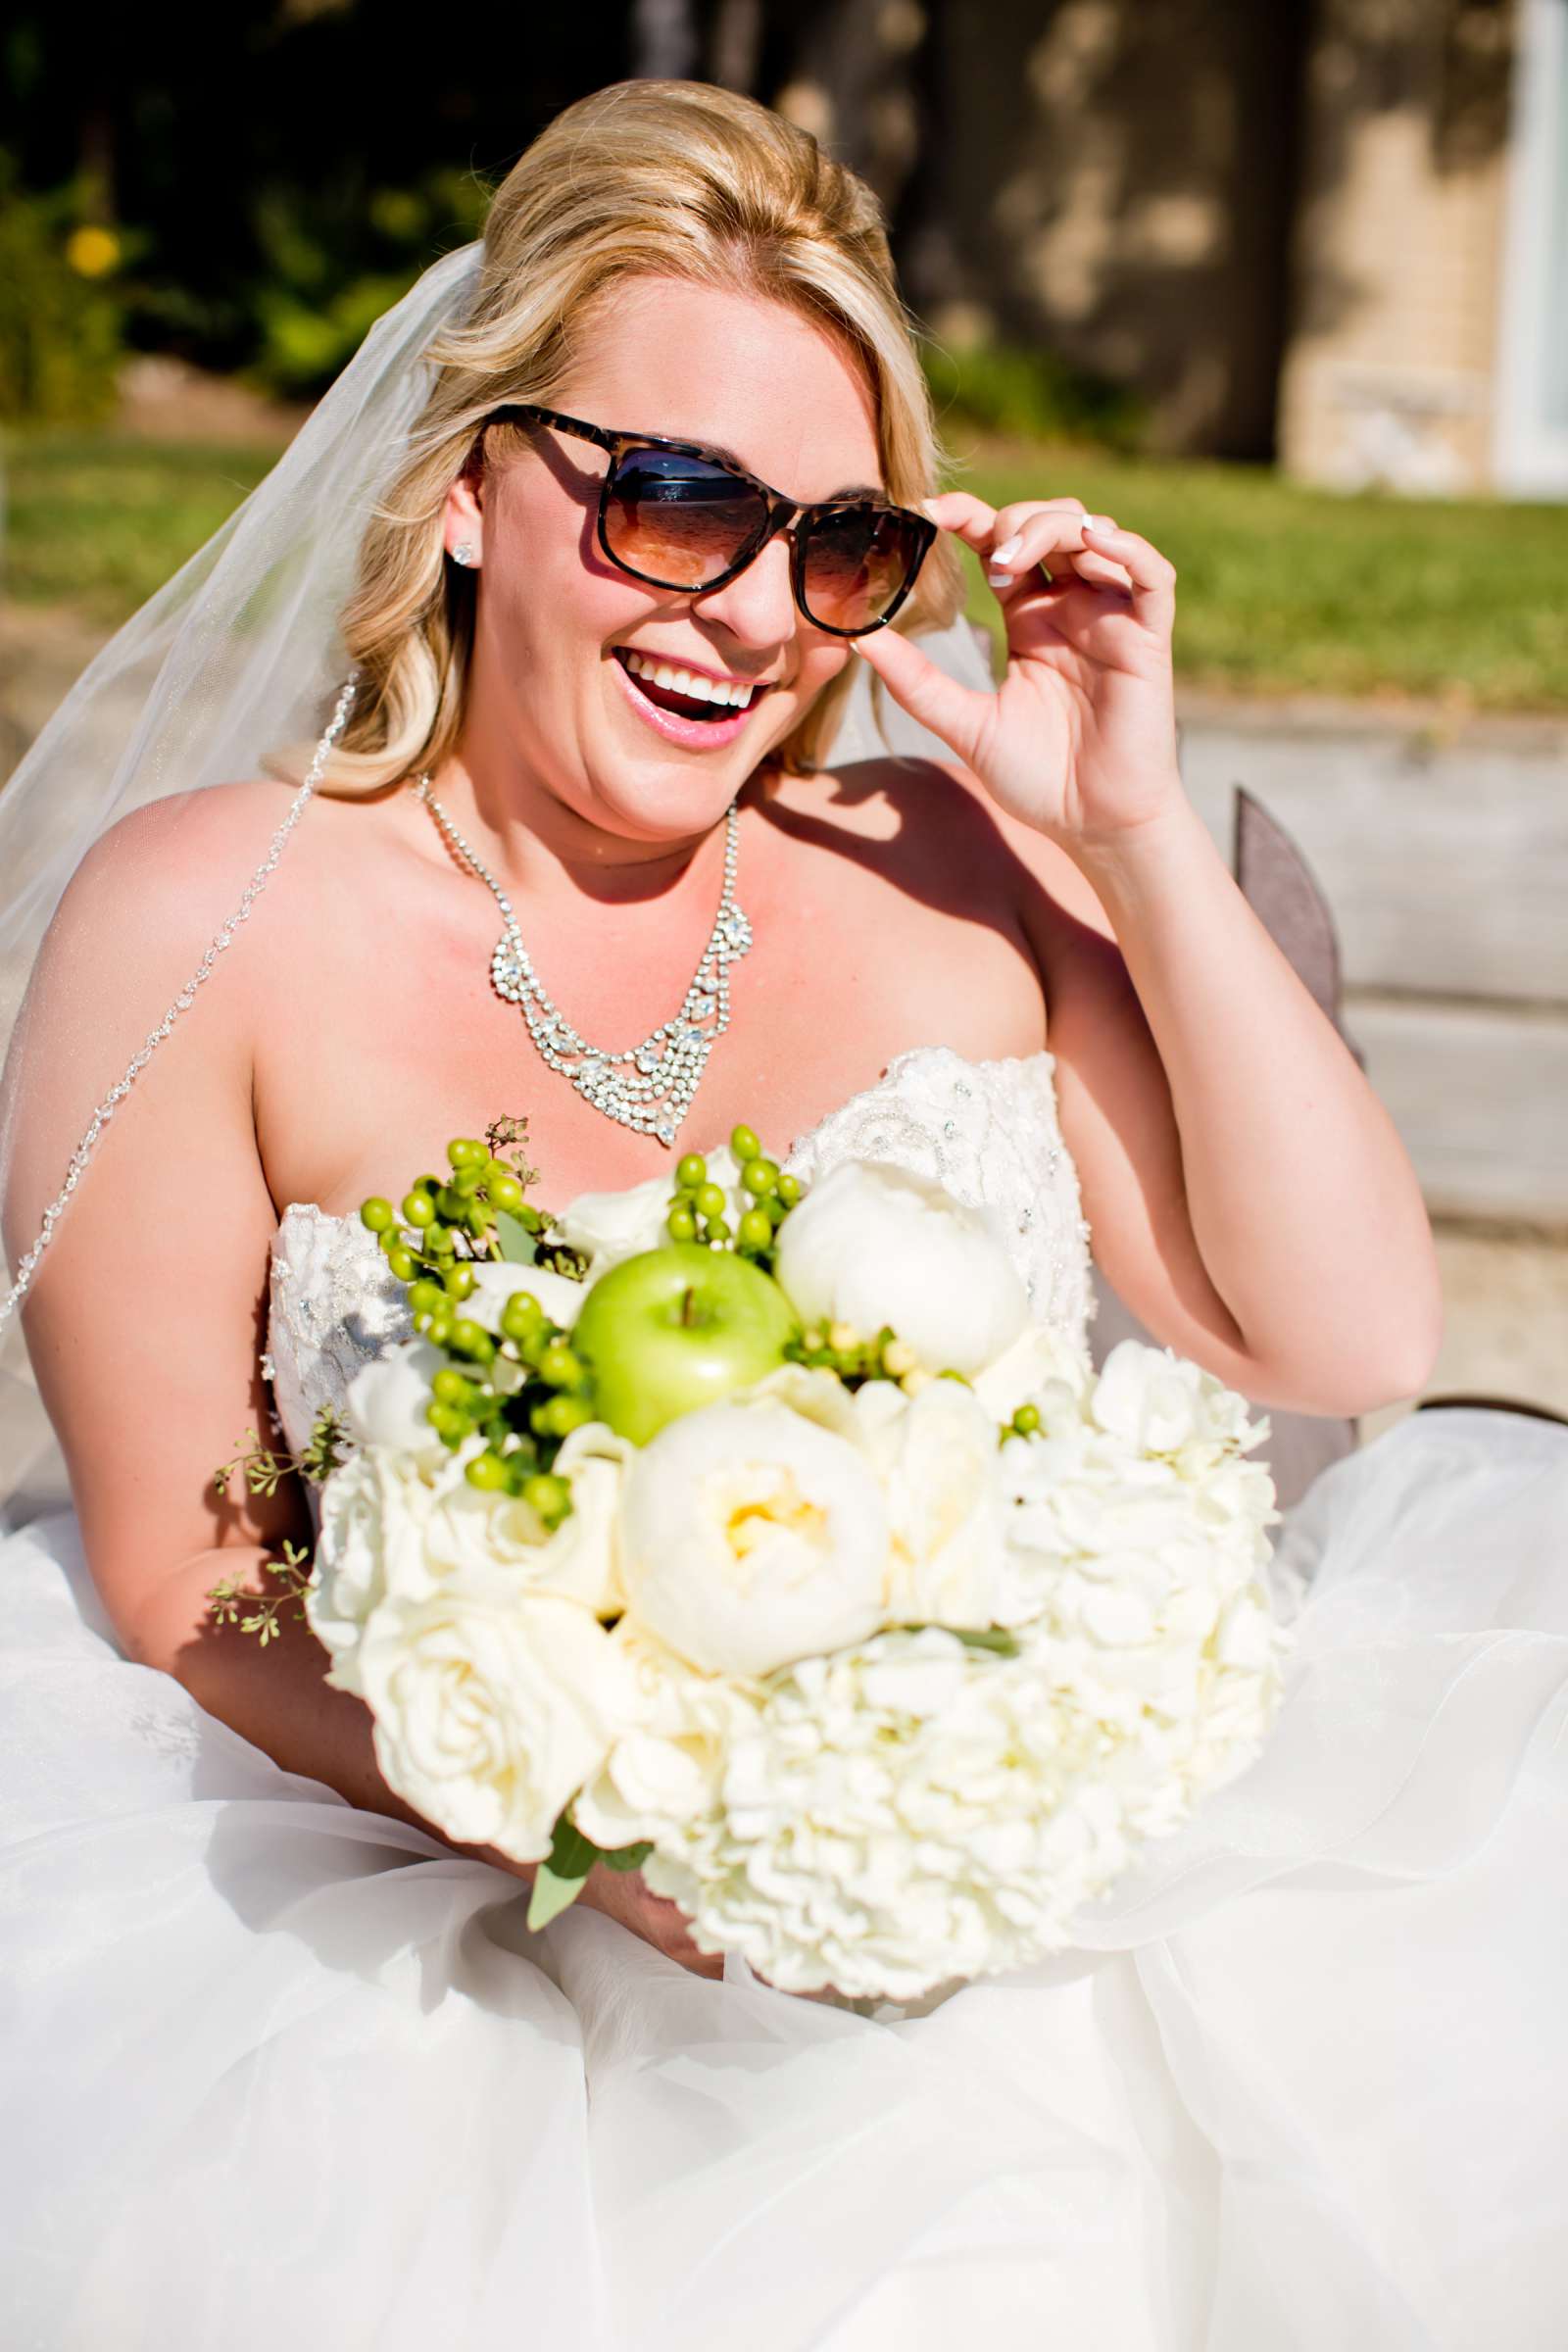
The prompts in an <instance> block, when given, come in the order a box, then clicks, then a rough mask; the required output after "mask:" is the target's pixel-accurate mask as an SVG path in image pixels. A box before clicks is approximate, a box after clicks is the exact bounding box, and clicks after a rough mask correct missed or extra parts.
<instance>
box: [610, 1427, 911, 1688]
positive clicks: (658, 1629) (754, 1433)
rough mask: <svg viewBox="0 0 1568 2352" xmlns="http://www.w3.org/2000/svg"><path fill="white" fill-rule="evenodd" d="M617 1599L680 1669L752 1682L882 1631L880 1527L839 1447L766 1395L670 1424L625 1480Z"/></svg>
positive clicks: (854, 1454)
mask: <svg viewBox="0 0 1568 2352" xmlns="http://www.w3.org/2000/svg"><path fill="white" fill-rule="evenodd" d="M621 1543H622V1574H623V1577H624V1580H625V1586H626V1593H627V1605H628V1607H629V1608H631V1609H632V1610H633V1611H635V1613H636V1614H637V1616H638V1617H640V1618H641V1619H642V1621H643V1623H644V1624H645V1625H647V1626H650V1627H651V1628H652V1629H653V1631H654V1632H655V1633H656V1634H657V1635H659V1637H660V1638H661V1640H662V1641H663V1642H667V1643H668V1644H669V1646H670V1648H672V1649H673V1650H675V1651H676V1652H677V1653H678V1654H679V1655H680V1656H681V1657H683V1658H685V1659H686V1660H687V1661H688V1662H689V1663H690V1664H691V1665H693V1666H697V1667H702V1668H706V1669H707V1670H709V1671H710V1672H713V1673H719V1674H743V1675H762V1674H767V1673H770V1672H771V1671H772V1669H773V1668H774V1667H776V1666H780V1665H783V1664H785V1663H787V1662H788V1661H789V1660H791V1659H794V1658H800V1657H805V1656H807V1655H809V1654H810V1653H811V1652H813V1651H816V1650H824V1649H832V1648H835V1647H837V1646H838V1645H839V1644H840V1643H842V1642H855V1641H858V1640H860V1639H861V1638H863V1637H864V1636H865V1635H867V1634H869V1633H870V1632H872V1631H873V1630H874V1629H875V1628H876V1627H877V1626H878V1625H879V1624H881V1622H882V1620H883V1617H884V1614H885V1610H886V1602H887V1570H888V1523H887V1514H886V1511H885V1509H884V1506H883V1500H882V1493H881V1489H880V1487H879V1486H878V1483H877V1479H876V1475H875V1473H874V1471H873V1470H872V1469H871V1467H870V1465H869V1464H868V1463H867V1462H866V1461H865V1460H864V1459H863V1457H862V1456H861V1455H860V1453H859V1452H858V1450H857V1449H856V1447H855V1446H853V1445H852V1444H850V1443H849V1442H848V1441H847V1440H846V1439H843V1438H839V1437H835V1436H833V1435H832V1433H831V1432H830V1431H828V1430H825V1429H822V1428H819V1427H818V1425H817V1424H816V1423H815V1422H814V1421H808V1420H804V1419H802V1417H801V1416H800V1415H799V1414H798V1413H793V1412H791V1411H790V1410H789V1409H788V1408H787V1406H785V1405H783V1404H781V1403H779V1402H778V1401H777V1400H776V1399H775V1398H772V1397H767V1398H763V1399H761V1400H759V1401H754V1402H736V1401H733V1400H728V1401H726V1402H724V1403H722V1404H711V1405H705V1406H704V1407H703V1408H702V1409H701V1410H700V1411H698V1412H694V1413H686V1414H683V1415H682V1416H681V1418H680V1419H679V1420H677V1421H671V1422H670V1423H669V1424H668V1425H667V1426H666V1427H665V1428H663V1429H662V1430H661V1431H660V1433H659V1435H658V1436H657V1437H656V1438H655V1439H654V1440H653V1441H652V1443H651V1444H649V1445H648V1446H644V1447H643V1448H642V1450H641V1451H640V1452H639V1453H638V1455H637V1457H636V1459H635V1460H634V1461H633V1463H632V1465H631V1468H630V1469H629V1471H628V1472H627V1476H626V1489H625V1498H624V1502H623V1504H622V1511H621Z"/></svg>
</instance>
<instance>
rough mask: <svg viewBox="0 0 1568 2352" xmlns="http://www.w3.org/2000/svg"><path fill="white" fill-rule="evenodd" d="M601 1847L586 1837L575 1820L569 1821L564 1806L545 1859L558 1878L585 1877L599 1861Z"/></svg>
mask: <svg viewBox="0 0 1568 2352" xmlns="http://www.w3.org/2000/svg"><path fill="white" fill-rule="evenodd" d="M599 1854H600V1849H599V1847H598V1846H597V1845H595V1843H594V1841H593V1839H592V1838H585V1837H584V1836H583V1833H582V1832H581V1830H579V1829H578V1827H577V1825H576V1823H575V1822H574V1821H568V1819H567V1818H566V1814H565V1811H564V1808H563V1810H562V1813H561V1815H560V1817H559V1819H558V1820H557V1822H556V1828H555V1836H554V1838H553V1839H552V1841H551V1846H550V1851H549V1853H548V1854H547V1855H546V1857H545V1860H546V1863H547V1864H548V1866H549V1868H550V1869H551V1870H553V1871H554V1872H555V1874H556V1876H557V1878H558V1879H585V1878H586V1877H587V1876H588V1873H589V1872H590V1871H591V1870H592V1868H593V1866H594V1864H595V1863H596V1862H597V1861H598V1859H599Z"/></svg>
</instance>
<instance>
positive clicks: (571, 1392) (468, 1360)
mask: <svg viewBox="0 0 1568 2352" xmlns="http://www.w3.org/2000/svg"><path fill="white" fill-rule="evenodd" d="M494 1132H495V1131H492V1141H493V1139H494ZM447 1158H448V1161H449V1162H450V1164H451V1174H450V1175H449V1176H447V1177H445V1178H442V1177H439V1176H420V1177H417V1178H416V1180H415V1184H414V1187H413V1190H412V1191H411V1192H409V1193H408V1194H406V1195H405V1197H404V1200H403V1203H402V1209H401V1212H399V1211H398V1210H397V1209H394V1208H393V1206H392V1203H391V1201H385V1200H382V1199H380V1198H379V1197H374V1198H372V1199H370V1200H368V1201H365V1202H364V1203H363V1205H362V1206H361V1209H360V1221H361V1223H362V1224H363V1225H364V1226H365V1227H366V1228H367V1230H368V1232H370V1233H373V1234H374V1235H375V1236H376V1238H377V1240H378V1241H379V1243H380V1246H381V1249H382V1251H383V1252H384V1254H385V1257H386V1262H387V1265H388V1268H389V1269H390V1271H391V1272H392V1273H393V1274H395V1275H396V1276H397V1278H398V1280H399V1281H400V1282H404V1283H407V1285H408V1291H409V1312H410V1313H411V1314H412V1316H413V1317H414V1327H415V1329H416V1331H417V1332H419V1333H421V1334H422V1335H423V1337H424V1338H425V1339H427V1340H429V1341H430V1342H431V1343H432V1345H433V1346H435V1347H437V1348H441V1350H442V1351H443V1353H444V1354H446V1355H447V1356H449V1357H450V1358H451V1361H450V1362H448V1363H445V1364H443V1365H442V1366H441V1369H440V1370H439V1371H438V1372H437V1373H436V1375H435V1377H434V1379H433V1380H432V1382H431V1384H430V1387H431V1397H430V1403H429V1405H428V1407H427V1408H426V1411H427V1417H428V1419H429V1423H430V1426H431V1428H432V1429H433V1430H434V1431H435V1433H436V1435H437V1437H438V1438H440V1440H441V1442H442V1444H443V1445H445V1446H450V1447H451V1448H452V1450H453V1451H454V1452H456V1451H457V1449H458V1448H459V1447H460V1446H463V1445H464V1444H465V1443H466V1441H467V1440H468V1439H469V1438H471V1437H474V1436H479V1437H482V1438H483V1439H484V1441H485V1443H484V1446H483V1447H482V1449H481V1450H480V1451H479V1452H477V1453H475V1454H474V1455H473V1456H472V1458H471V1459H470V1460H469V1461H468V1463H467V1464H466V1468H465V1472H464V1475H465V1477H466V1479H467V1481H468V1483H469V1485H470V1486H472V1487H476V1488H477V1489H478V1490H479V1491H480V1493H482V1494H506V1495H520V1496H521V1497H522V1499H523V1500H524V1501H525V1502H527V1503H528V1504H529V1505H530V1506H531V1507H532V1508H533V1509H534V1510H535V1511H537V1512H538V1514H539V1516H540V1518H541V1519H542V1520H543V1521H544V1522H545V1525H546V1526H547V1527H552V1528H554V1527H559V1526H560V1524H561V1522H562V1521H563V1520H564V1518H565V1516H566V1514H567V1513H568V1511H569V1510H570V1508H571V1491H570V1489H569V1487H568V1486H567V1484H566V1482H565V1480H564V1478H561V1477H558V1476H557V1474H556V1473H555V1471H554V1469H553V1468H552V1464H553V1463H554V1461H555V1457H556V1454H557V1453H558V1452H559V1451H560V1448H561V1445H562V1442H563V1440H564V1439H565V1438H567V1437H569V1436H570V1434H571V1432H572V1431H573V1430H574V1429H580V1428H581V1427H582V1425H583V1423H584V1422H587V1421H591V1420H593V1418H594V1405H593V1398H592V1383H591V1381H590V1378H589V1373H588V1368H587V1366H586V1365H585V1364H584V1363H583V1361H582V1358H581V1357H580V1356H579V1355H577V1354H576V1353H575V1351H574V1350H573V1348H572V1347H571V1344H570V1341H569V1338H568V1335H567V1334H566V1332H565V1330H564V1328H563V1327H562V1326H561V1325H560V1324H557V1323H552V1322H551V1321H550V1319H549V1317H548V1316H547V1315H546V1313H545V1311H544V1309H543V1307H542V1306H541V1305H540V1304H539V1301H538V1299H535V1298H533V1297H532V1296H531V1295H530V1294H529V1293H528V1292H527V1291H525V1290H523V1291H516V1292H515V1293H514V1294H513V1296H512V1297H511V1298H510V1299H508V1300H507V1302H506V1305H505V1306H504V1308H503V1309H502V1312H501V1318H500V1330H499V1333H495V1332H491V1331H488V1330H487V1329H486V1328H485V1326H484V1325H483V1324H482V1323H480V1322H479V1321H478V1320H477V1319H476V1318H475V1317H473V1316H472V1315H466V1314H465V1313H464V1312H463V1302H464V1300H465V1299H466V1298H467V1297H468V1296H469V1294H470V1293H471V1292H472V1289H473V1283H474V1275H473V1264H472V1261H473V1260H474V1259H475V1258H484V1259H494V1258H496V1257H498V1256H500V1255H501V1254H502V1252H501V1250H500V1248H499V1245H498V1240H497V1229H498V1227H499V1224H500V1220H501V1219H502V1218H503V1217H508V1218H512V1219H514V1220H515V1222H516V1224H517V1225H519V1226H520V1227H521V1228H522V1229H523V1231H524V1232H525V1233H526V1234H528V1235H530V1236H531V1237H533V1238H534V1239H535V1240H537V1237H538V1236H539V1235H541V1234H542V1233H544V1232H545V1231H546V1230H547V1228H548V1227H549V1225H550V1222H551V1220H550V1218H549V1217H548V1216H546V1215H545V1214H544V1212H543V1211H542V1210H540V1209H537V1208H534V1207H532V1206H531V1205H530V1204H529V1203H528V1202H527V1201H525V1200H524V1199H523V1191H522V1180H521V1178H520V1177H519V1176H518V1174H517V1172H516V1171H515V1169H514V1168H512V1167H510V1166H509V1165H508V1164H507V1162H506V1161H505V1160H504V1159H500V1158H498V1157H497V1156H496V1152H495V1151H494V1150H493V1149H492V1144H491V1143H480V1142H478V1141H477V1140H476V1139H475V1138H473V1137H472V1136H459V1137H457V1138H456V1139H455V1140H454V1141H453V1142H452V1143H450V1144H449V1145H448V1146H447Z"/></svg>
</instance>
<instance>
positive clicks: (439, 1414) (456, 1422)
mask: <svg viewBox="0 0 1568 2352" xmlns="http://www.w3.org/2000/svg"><path fill="white" fill-rule="evenodd" d="M424 1417H425V1419H426V1420H427V1421H428V1422H429V1424H430V1427H431V1428H432V1429H433V1430H434V1431H435V1434H436V1436H437V1437H438V1438H439V1439H440V1440H441V1442H442V1444H443V1445H446V1446H461V1445H462V1443H463V1441H464V1439H465V1438H466V1436H467V1434H468V1416H467V1414H466V1413H460V1412H459V1410H458V1408H457V1406H456V1405H455V1404H441V1403H439V1402H437V1401H434V1400H432V1401H431V1402H430V1403H429V1404H427V1405H426V1406H425V1408H424Z"/></svg>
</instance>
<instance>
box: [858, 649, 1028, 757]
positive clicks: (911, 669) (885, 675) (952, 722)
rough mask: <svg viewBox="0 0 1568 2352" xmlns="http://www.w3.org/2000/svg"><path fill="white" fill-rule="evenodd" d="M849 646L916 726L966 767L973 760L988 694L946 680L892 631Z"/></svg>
mask: <svg viewBox="0 0 1568 2352" xmlns="http://www.w3.org/2000/svg"><path fill="white" fill-rule="evenodd" d="M850 643H851V645H852V646H853V647H854V649H855V651H856V652H857V653H858V655H859V657H860V659H861V661H862V662H865V664H866V666H867V667H868V668H870V669H874V670H875V671H876V673H877V675H878V677H879V678H881V680H882V681H883V683H884V685H885V686H886V687H887V688H888V691H889V692H890V693H891V695H892V696H893V699H894V701H895V702H896V703H897V704H899V706H900V707H901V709H903V710H905V711H907V712H908V713H909V716H910V717H911V718H912V719H914V720H915V722H916V723H917V724H918V725H919V726H922V727H929V728H930V730H931V732H932V734H933V735H940V736H941V738H942V740H943V742H944V743H945V744H947V745H948V746H949V747H950V749H951V750H953V751H955V752H956V754H957V756H958V758H959V759H960V760H963V761H964V762H965V763H966V764H967V763H969V762H970V761H972V759H973V753H974V746H975V744H976V742H977V741H978V739H979V731H980V727H981V725H982V723H983V721H984V720H985V718H986V716H987V715H988V713H989V711H990V710H991V707H992V703H993V699H994V698H993V697H992V696H991V695H989V694H983V693H981V692H979V691H978V689H976V688H975V687H973V686H965V685H962V684H961V683H960V682H959V680H958V679H956V678H954V677H950V676H949V675H948V672H947V671H946V670H945V669H939V668H938V667H937V665H936V663H935V662H933V661H932V660H931V659H930V657H929V656H928V655H926V654H923V653H922V652H921V651H920V648H919V647H918V645H916V644H915V643H914V641H913V640H912V639H911V638H908V637H901V636H900V635H899V633H898V631H897V630H896V629H877V630H874V631H873V632H872V634H871V635H870V636H867V637H852V638H851V640H850Z"/></svg>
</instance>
